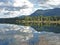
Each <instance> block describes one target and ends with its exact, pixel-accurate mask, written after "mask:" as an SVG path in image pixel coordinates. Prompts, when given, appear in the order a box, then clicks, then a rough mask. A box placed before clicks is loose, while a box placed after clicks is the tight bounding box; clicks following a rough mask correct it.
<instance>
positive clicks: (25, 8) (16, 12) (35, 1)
mask: <svg viewBox="0 0 60 45" xmlns="http://www.w3.org/2000/svg"><path fill="white" fill-rule="evenodd" d="M54 8H60V0H0V18H13V17H17V16H22V15H25V16H27V15H30V14H31V13H33V12H34V11H36V10H38V9H41V10H47V9H54Z"/></svg>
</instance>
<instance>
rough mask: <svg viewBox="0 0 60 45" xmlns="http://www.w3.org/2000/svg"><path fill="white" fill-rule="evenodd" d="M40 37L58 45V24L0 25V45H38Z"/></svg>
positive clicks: (59, 32) (59, 25) (59, 31)
mask: <svg viewBox="0 0 60 45" xmlns="http://www.w3.org/2000/svg"><path fill="white" fill-rule="evenodd" d="M41 36H43V37H45V38H46V40H49V41H53V44H55V42H54V41H56V40H57V42H56V44H55V45H58V44H59V43H60V41H59V40H60V24H43V23H40V24H27V26H26V24H25V25H23V26H22V24H21V25H17V24H0V45H40V40H41V39H40V37H41ZM53 38H54V40H53ZM55 39H56V40H55ZM49 41H48V42H49ZM58 42H59V43H58ZM49 44H50V45H52V43H51V42H49ZM59 45H60V44H59Z"/></svg>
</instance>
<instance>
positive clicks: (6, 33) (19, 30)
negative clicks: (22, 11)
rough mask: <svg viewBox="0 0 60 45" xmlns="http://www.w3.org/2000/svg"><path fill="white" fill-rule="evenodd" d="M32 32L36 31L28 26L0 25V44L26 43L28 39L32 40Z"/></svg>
mask: <svg viewBox="0 0 60 45" xmlns="http://www.w3.org/2000/svg"><path fill="white" fill-rule="evenodd" d="M34 32H36V31H35V30H34V29H33V28H31V27H29V26H20V25H14V24H0V42H1V43H2V45H3V43H4V42H5V43H12V44H13V45H15V43H19V44H20V42H27V41H28V40H29V39H31V38H33V33H34ZM1 43H0V45H1ZM5 43H4V44H5ZM6 45H7V44H6ZM16 45H17V44H16Z"/></svg>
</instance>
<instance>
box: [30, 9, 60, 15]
mask: <svg viewBox="0 0 60 45" xmlns="http://www.w3.org/2000/svg"><path fill="white" fill-rule="evenodd" d="M39 15H44V16H59V15H60V8H55V9H49V10H40V9H38V10H37V11H35V12H34V13H32V14H31V15H30V16H39Z"/></svg>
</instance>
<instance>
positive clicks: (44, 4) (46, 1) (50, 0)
mask: <svg viewBox="0 0 60 45" xmlns="http://www.w3.org/2000/svg"><path fill="white" fill-rule="evenodd" d="M30 1H31V2H32V3H33V4H34V5H35V7H36V9H37V8H39V9H42V10H46V9H53V8H60V0H35V1H34V0H30Z"/></svg>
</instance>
